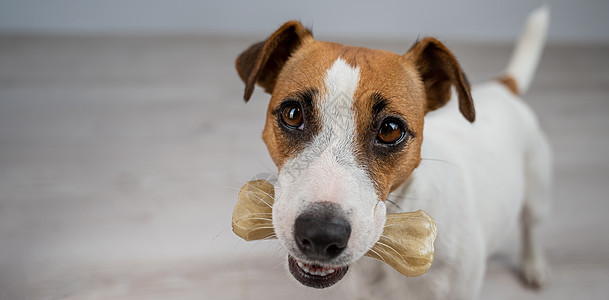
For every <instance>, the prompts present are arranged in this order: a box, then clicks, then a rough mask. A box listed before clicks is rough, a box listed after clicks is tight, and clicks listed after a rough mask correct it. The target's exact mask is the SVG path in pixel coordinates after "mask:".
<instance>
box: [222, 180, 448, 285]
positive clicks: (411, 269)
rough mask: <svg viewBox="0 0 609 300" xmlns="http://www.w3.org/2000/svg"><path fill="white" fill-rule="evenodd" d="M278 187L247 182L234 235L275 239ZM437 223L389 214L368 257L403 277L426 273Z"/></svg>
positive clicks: (422, 217)
mask: <svg viewBox="0 0 609 300" xmlns="http://www.w3.org/2000/svg"><path fill="white" fill-rule="evenodd" d="M274 197H275V188H274V187H273V185H272V184H271V183H269V182H268V181H266V180H253V181H249V182H246V183H245V185H243V187H242V188H241V191H239V200H238V201H237V204H236V205H235V208H234V210H233V220H232V226H233V232H234V233H235V234H236V235H238V236H239V237H241V238H242V239H244V240H246V241H253V240H261V239H268V238H274V237H275V232H274V230H273V221H272V212H273V200H274ZM437 234H438V230H437V227H436V223H435V222H434V220H433V219H432V218H431V217H430V216H429V215H428V214H427V213H425V212H424V211H422V210H419V211H415V212H404V213H395V214H388V215H387V221H386V223H385V228H384V229H383V235H382V236H381V238H380V239H379V240H378V242H377V243H376V244H375V245H374V246H373V247H372V249H370V251H368V253H366V256H369V257H373V258H376V259H378V260H380V261H383V262H385V263H387V264H388V265H390V266H391V267H393V268H394V269H396V270H397V271H398V272H400V273H402V274H403V275H406V276H409V277H413V276H419V275H422V274H423V273H425V272H427V270H428V269H429V267H431V263H432V262H433V254H434V247H433V243H434V241H435V239H436V236H437Z"/></svg>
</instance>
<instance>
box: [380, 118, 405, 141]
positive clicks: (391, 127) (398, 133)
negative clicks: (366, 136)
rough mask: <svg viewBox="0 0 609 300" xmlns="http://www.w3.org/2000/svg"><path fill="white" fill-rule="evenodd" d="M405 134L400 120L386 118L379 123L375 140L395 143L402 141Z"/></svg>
mask: <svg viewBox="0 0 609 300" xmlns="http://www.w3.org/2000/svg"><path fill="white" fill-rule="evenodd" d="M405 135H406V134H405V132H404V127H403V125H402V123H401V122H399V121H397V120H395V119H393V118H387V119H385V120H384V121H383V123H382V124H381V127H380V128H379V131H378V133H377V134H376V140H377V141H378V142H379V143H382V144H389V145H391V144H397V143H398V142H401V141H402V139H403V138H404V136H405Z"/></svg>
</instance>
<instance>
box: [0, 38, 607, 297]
mask: <svg viewBox="0 0 609 300" xmlns="http://www.w3.org/2000/svg"><path fill="white" fill-rule="evenodd" d="M254 41H255V39H223V38H214V37H197V36H167V37H152V36H149V37H141V36H140V37H128V36H124V37H94V38H93V37H7V36H4V37H0V299H2V300H4V299H291V300H297V299H310V297H311V296H316V297H318V298H315V299H344V297H342V296H341V292H340V288H341V287H340V284H339V286H338V287H337V288H331V289H328V290H324V291H321V292H319V291H312V290H309V289H305V288H303V287H301V286H299V285H298V284H296V283H294V282H293V281H292V279H291V278H290V276H289V275H287V273H286V271H285V267H284V263H285V262H284V261H285V256H284V255H285V254H284V252H283V250H281V248H280V247H279V246H278V243H277V242H276V241H275V242H258V243H245V242H241V241H239V240H238V239H237V238H236V237H235V236H234V235H233V234H232V232H231V231H230V216H231V211H232V206H233V205H234V203H235V200H236V196H237V189H238V188H239V187H240V186H241V184H242V183H243V182H245V181H246V180H248V179H250V178H252V177H253V176H254V175H255V174H257V173H263V172H274V167H273V164H272V162H271V160H270V159H269V157H268V154H267V153H266V149H265V146H264V145H263V143H262V141H261V140H260V132H261V130H262V126H263V122H264V114H265V110H266V105H267V100H268V96H267V95H265V94H264V93H262V92H261V91H259V90H258V91H256V93H255V94H254V97H253V99H252V100H251V101H250V103H248V104H247V105H245V104H244V103H243V101H242V94H241V93H242V91H243V84H242V83H241V82H240V81H239V79H238V77H237V75H236V73H235V70H234V68H233V61H234V58H235V57H236V55H237V54H238V53H239V51H241V50H242V49H245V47H247V46H249V44H250V43H252V42H254ZM341 42H345V41H341ZM350 42H351V43H355V44H359V45H367V46H370V47H378V48H384V49H387V50H391V51H396V52H404V51H405V50H406V49H407V48H408V47H409V45H410V44H411V43H412V41H411V40H405V41H400V42H395V41H393V42H392V41H387V42H382V41H350ZM449 46H450V47H451V48H452V49H454V51H455V53H456V55H457V56H458V57H459V58H460V60H461V62H462V65H463V67H464V69H465V70H466V72H467V73H468V75H469V77H470V80H471V81H472V82H476V81H481V80H485V79H487V78H491V77H494V76H495V75H496V74H498V72H499V71H500V70H502V68H503V67H504V66H505V64H506V62H507V59H508V57H509V53H510V50H511V46H510V45H479V44H478V45H471V44H465V43H459V42H454V43H449ZM526 98H527V99H528V101H529V102H530V103H531V105H532V106H533V107H534V108H535V109H536V110H537V111H538V113H539V115H540V118H541V121H542V123H543V125H544V127H545V128H546V129H547V132H548V135H549V137H550V140H551V142H552V144H553V146H554V152H555V161H556V164H555V166H556V167H555V188H554V207H553V212H552V214H551V216H550V218H549V219H548V220H547V222H546V223H545V224H544V226H543V240H544V242H545V248H546V250H547V254H548V258H549V262H550V267H551V281H550V283H549V284H548V285H547V286H546V287H545V288H544V289H542V290H540V291H532V290H528V289H526V288H524V287H523V286H522V285H520V283H519V281H518V278H517V277H516V276H515V272H516V266H517V259H518V251H517V239H516V237H515V236H514V237H513V238H512V239H510V240H508V241H506V243H505V246H504V247H503V248H502V250H501V251H500V253H498V254H497V255H495V256H494V257H493V258H491V259H490V261H489V266H488V271H487V275H486V280H485V283H484V287H483V290H482V294H481V298H482V299H520V300H524V299H609V238H608V236H609V235H608V234H607V231H608V229H607V228H609V218H608V217H607V214H608V213H609V197H608V196H607V194H608V193H609V138H608V137H609V47H600V46H560V45H554V46H550V47H548V48H547V51H546V53H545V56H544V58H543V61H542V63H541V66H540V69H539V73H538V76H537V77H536V79H535V81H534V83H533V85H532V88H531V90H530V93H528V94H527V96H526ZM288 297H289V298H288Z"/></svg>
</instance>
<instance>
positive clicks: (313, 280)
mask: <svg viewBox="0 0 609 300" xmlns="http://www.w3.org/2000/svg"><path fill="white" fill-rule="evenodd" d="M288 268H289V270H290V273H291V274H292V276H294V278H296V280H298V282H300V283H302V284H303V285H306V286H308V287H313V288H318V289H323V288H327V287H330V286H332V285H334V284H336V283H337V282H338V281H340V280H341V279H342V278H343V276H345V274H347V270H348V269H349V267H348V266H337V267H324V266H321V265H316V264H309V263H305V262H303V261H299V260H297V259H295V258H294V257H292V256H291V255H288Z"/></svg>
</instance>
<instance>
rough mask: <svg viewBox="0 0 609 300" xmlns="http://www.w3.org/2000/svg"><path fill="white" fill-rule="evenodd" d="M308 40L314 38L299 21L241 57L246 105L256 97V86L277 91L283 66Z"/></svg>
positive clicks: (241, 74) (287, 25)
mask: <svg viewBox="0 0 609 300" xmlns="http://www.w3.org/2000/svg"><path fill="white" fill-rule="evenodd" d="M307 37H313V35H312V34H311V32H310V31H309V30H308V29H306V28H305V27H304V26H302V24H300V22H298V21H289V22H286V23H285V24H283V26H281V27H280V28H279V29H277V31H275V33H273V34H272V35H271V36H270V37H269V38H268V39H267V40H266V41H262V42H259V43H256V44H253V45H252V46H250V47H249V48H248V49H247V50H245V51H243V53H241V55H239V57H237V61H236V66H237V72H239V76H240V77H241V79H242V80H243V82H245V92H244V94H243V99H244V100H245V101H246V102H247V101H248V100H249V99H250V97H251V96H252V93H253V92H254V86H255V84H256V83H258V84H259V85H260V86H261V87H263V88H264V90H265V91H266V92H267V93H272V92H273V89H274V88H275V80H276V79H277V75H279V72H280V71H281V68H282V67H283V64H284V63H285V62H286V61H287V60H288V58H289V57H290V55H291V54H292V53H293V52H294V51H295V50H296V49H298V47H299V46H300V45H301V44H302V43H303V41H304V40H305V38H307Z"/></svg>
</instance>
